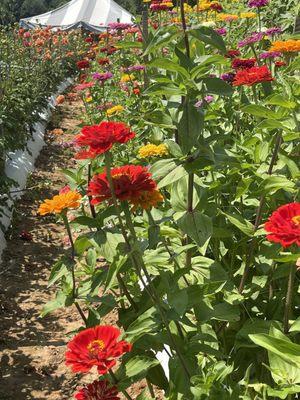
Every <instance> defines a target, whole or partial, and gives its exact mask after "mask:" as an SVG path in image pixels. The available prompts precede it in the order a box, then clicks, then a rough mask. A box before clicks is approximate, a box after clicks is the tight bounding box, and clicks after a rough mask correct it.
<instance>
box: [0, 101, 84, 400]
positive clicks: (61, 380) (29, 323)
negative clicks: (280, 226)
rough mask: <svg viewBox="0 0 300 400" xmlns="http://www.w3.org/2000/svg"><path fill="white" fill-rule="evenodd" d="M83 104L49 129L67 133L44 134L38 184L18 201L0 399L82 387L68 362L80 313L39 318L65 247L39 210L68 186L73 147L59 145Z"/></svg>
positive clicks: (2, 290)
mask: <svg viewBox="0 0 300 400" xmlns="http://www.w3.org/2000/svg"><path fill="white" fill-rule="evenodd" d="M79 108H80V103H78V102H76V103H73V104H72V105H68V104H65V105H63V115H62V114H61V112H60V111H58V112H57V113H56V114H55V115H54V118H53V120H52V125H53V126H52V127H50V128H51V129H52V128H63V129H64V130H65V134H64V135H62V136H57V137H54V138H53V137H50V136H49V135H48V137H47V138H46V142H47V146H46V147H45V148H44V150H43V152H42V153H41V155H40V157H39V158H38V160H37V162H36V170H35V172H34V173H33V174H32V176H31V178H30V182H29V187H30V186H31V187H34V188H33V189H30V188H29V190H27V191H26V194H25V195H24V196H23V198H22V199H21V200H20V201H19V202H18V204H17V207H16V215H15V221H14V224H13V230H12V231H11V232H9V234H8V247H7V250H6V252H5V254H4V257H3V263H2V266H1V267H0V321H1V323H0V382H1V383H2V384H1V385H0V400H12V399H13V400H27V399H35V400H42V399H48V400H58V399H60V400H61V399H71V398H72V394H73V393H74V389H75V387H76V386H77V385H78V377H76V376H75V375H74V374H71V373H70V372H69V371H68V369H67V368H66V367H65V365H64V352H65V344H66V342H67V341H68V332H70V331H72V330H73V329H76V328H78V326H80V323H79V318H78V316H77V313H76V312H75V311H74V310H73V309H68V311H67V313H66V312H64V311H57V312H55V313H53V314H52V315H51V316H48V317H46V318H40V316H39V315H40V312H41V310H42V308H43V305H44V304H45V303H47V302H48V301H49V300H50V299H51V298H52V297H53V291H52V289H48V288H47V281H48V277H49V273H50V269H51V265H52V264H53V262H54V261H55V260H56V259H57V258H59V256H60V255H61V254H62V253H63V251H64V249H63V238H64V230H63V227H62V226H59V225H57V224H56V223H55V220H54V219H53V218H52V217H47V218H40V217H38V216H37V209H38V205H39V203H40V201H41V200H42V199H44V198H48V197H51V196H53V195H54V194H56V192H57V190H59V189H60V188H61V187H62V186H63V185H64V184H65V182H64V178H63V176H62V174H61V172H60V169H62V168H65V167H67V166H72V161H70V160H71V157H68V156H67V154H66V153H68V152H69V151H70V150H66V149H64V148H63V147H62V146H61V144H60V143H62V142H65V141H68V140H70V139H71V138H72V137H73V135H72V131H74V129H76V125H77V124H78V123H79V121H77V120H76V119H74V115H78V114H79ZM59 116H60V117H61V118H62V119H61V118H59ZM75 118H76V117H75ZM60 119H61V120H60ZM68 160H69V161H68ZM68 164H69V165H68ZM22 231H26V232H29V233H30V234H31V235H32V241H24V240H22V239H21V238H20V233H21V232H22ZM66 314H67V315H66Z"/></svg>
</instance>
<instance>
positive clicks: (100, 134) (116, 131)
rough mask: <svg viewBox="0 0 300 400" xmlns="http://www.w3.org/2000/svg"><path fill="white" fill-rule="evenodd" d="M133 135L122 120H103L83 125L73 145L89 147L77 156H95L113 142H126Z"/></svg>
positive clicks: (109, 147) (109, 146)
mask: <svg viewBox="0 0 300 400" xmlns="http://www.w3.org/2000/svg"><path fill="white" fill-rule="evenodd" d="M134 137H135V133H134V132H132V131H131V130H130V128H129V126H127V125H126V124H124V123H123V122H112V121H109V122H107V121H103V122H101V123H100V125H92V126H84V127H83V128H82V130H81V133H80V135H78V136H76V137H75V145H77V146H82V147H89V149H88V150H87V151H83V152H80V153H78V154H77V156H76V157H77V158H81V159H85V158H95V157H96V156H97V155H98V154H103V153H105V152H106V151H108V150H110V149H111V148H112V146H113V144H114V143H126V142H128V141H129V140H130V139H132V138H134Z"/></svg>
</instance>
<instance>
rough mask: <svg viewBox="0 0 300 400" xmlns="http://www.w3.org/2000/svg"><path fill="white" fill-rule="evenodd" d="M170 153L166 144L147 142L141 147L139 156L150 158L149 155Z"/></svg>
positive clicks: (156, 155)
mask: <svg viewBox="0 0 300 400" xmlns="http://www.w3.org/2000/svg"><path fill="white" fill-rule="evenodd" d="M166 154H168V149H167V146H166V145H165V144H159V145H155V144H151V143H149V144H146V145H145V146H142V147H141V148H140V149H139V157H140V158H149V157H162V156H165V155H166Z"/></svg>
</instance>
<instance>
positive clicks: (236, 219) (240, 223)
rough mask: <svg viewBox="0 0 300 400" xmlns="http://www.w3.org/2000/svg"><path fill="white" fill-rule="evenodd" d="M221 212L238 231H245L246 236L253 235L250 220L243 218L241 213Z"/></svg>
mask: <svg viewBox="0 0 300 400" xmlns="http://www.w3.org/2000/svg"><path fill="white" fill-rule="evenodd" d="M221 214H223V215H225V217H226V218H227V219H228V221H229V222H231V223H232V224H233V225H234V226H236V227H237V228H238V229H239V230H240V231H242V232H243V233H245V234H246V235H247V236H251V237H252V236H253V235H254V226H253V225H252V224H251V222H249V221H247V220H245V219H244V218H243V217H242V216H241V215H238V214H228V213H224V212H223V211H221Z"/></svg>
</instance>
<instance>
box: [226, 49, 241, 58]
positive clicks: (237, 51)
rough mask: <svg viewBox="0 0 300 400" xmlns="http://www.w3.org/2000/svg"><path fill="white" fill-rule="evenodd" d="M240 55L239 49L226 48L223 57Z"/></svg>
mask: <svg viewBox="0 0 300 400" xmlns="http://www.w3.org/2000/svg"><path fill="white" fill-rule="evenodd" d="M240 55H241V52H240V51H239V50H228V51H227V53H226V54H225V57H227V58H236V57H238V56H240Z"/></svg>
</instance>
